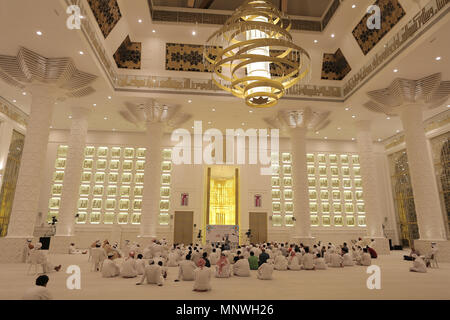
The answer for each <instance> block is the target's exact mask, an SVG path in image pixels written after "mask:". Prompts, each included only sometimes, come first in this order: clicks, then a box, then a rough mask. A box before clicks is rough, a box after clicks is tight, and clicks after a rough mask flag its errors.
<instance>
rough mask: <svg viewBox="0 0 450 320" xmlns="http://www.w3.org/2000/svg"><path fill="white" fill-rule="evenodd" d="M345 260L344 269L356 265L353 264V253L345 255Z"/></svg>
mask: <svg viewBox="0 0 450 320" xmlns="http://www.w3.org/2000/svg"><path fill="white" fill-rule="evenodd" d="M343 258H344V260H343V265H344V267H351V266H354V265H355V263H354V262H353V257H352V254H351V253H348V252H347V253H345V254H344V255H343Z"/></svg>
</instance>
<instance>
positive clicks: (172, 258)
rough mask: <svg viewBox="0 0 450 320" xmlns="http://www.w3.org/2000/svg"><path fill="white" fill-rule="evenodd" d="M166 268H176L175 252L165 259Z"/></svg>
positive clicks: (176, 257)
mask: <svg viewBox="0 0 450 320" xmlns="http://www.w3.org/2000/svg"><path fill="white" fill-rule="evenodd" d="M167 266H168V267H178V254H177V253H176V252H171V253H169V255H168V259H167Z"/></svg>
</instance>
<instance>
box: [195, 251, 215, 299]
mask: <svg viewBox="0 0 450 320" xmlns="http://www.w3.org/2000/svg"><path fill="white" fill-rule="evenodd" d="M211 273H212V271H211V269H210V268H207V267H205V260H203V259H200V260H199V261H198V268H197V269H195V270H194V291H199V292H205V291H210V290H211Z"/></svg>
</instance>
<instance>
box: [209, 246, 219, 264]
mask: <svg viewBox="0 0 450 320" xmlns="http://www.w3.org/2000/svg"><path fill="white" fill-rule="evenodd" d="M219 257H220V255H219V253H218V252H217V249H216V248H214V249H212V252H211V254H210V255H209V263H210V264H211V265H213V266H214V265H216V263H217V261H218V260H219Z"/></svg>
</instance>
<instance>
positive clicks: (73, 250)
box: [69, 243, 87, 254]
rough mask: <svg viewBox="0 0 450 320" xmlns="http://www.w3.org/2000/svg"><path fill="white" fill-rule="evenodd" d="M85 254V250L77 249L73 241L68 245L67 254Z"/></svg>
mask: <svg viewBox="0 0 450 320" xmlns="http://www.w3.org/2000/svg"><path fill="white" fill-rule="evenodd" d="M80 253H81V254H86V253H87V250H83V251H81V250H78V249H77V248H76V247H75V243H71V244H70V246H69V254H80Z"/></svg>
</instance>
